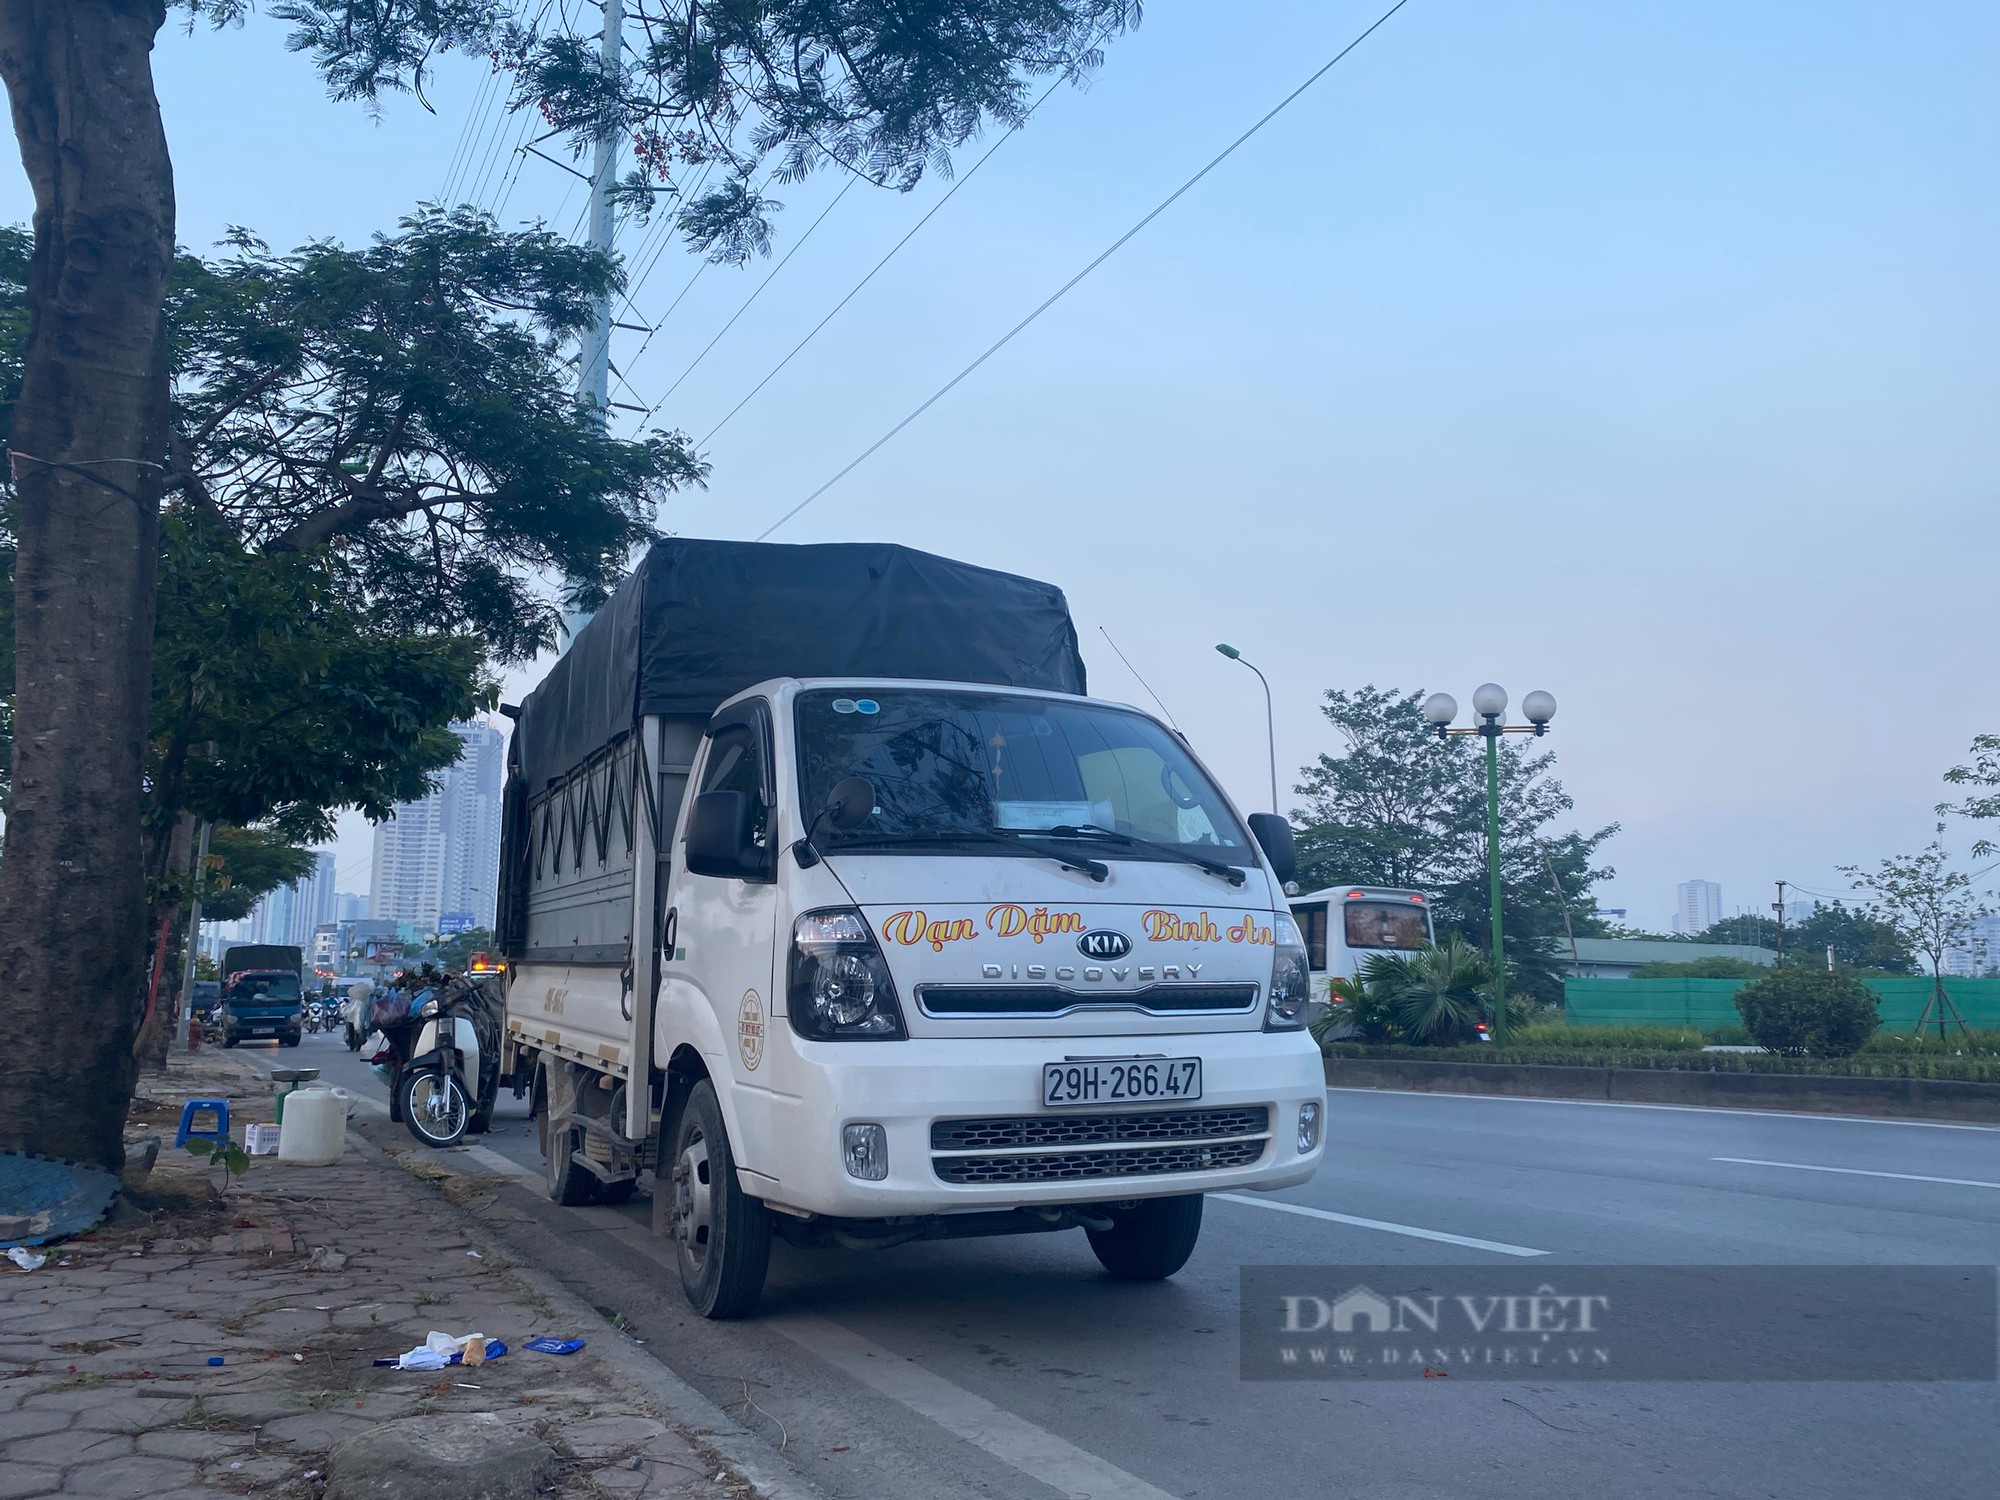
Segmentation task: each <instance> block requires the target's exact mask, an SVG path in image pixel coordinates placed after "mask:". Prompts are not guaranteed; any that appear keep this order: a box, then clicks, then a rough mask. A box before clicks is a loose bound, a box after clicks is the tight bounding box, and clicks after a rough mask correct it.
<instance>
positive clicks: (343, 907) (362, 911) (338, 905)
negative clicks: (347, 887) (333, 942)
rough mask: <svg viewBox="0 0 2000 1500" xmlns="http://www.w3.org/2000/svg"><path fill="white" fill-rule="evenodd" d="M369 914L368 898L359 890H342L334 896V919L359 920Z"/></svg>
mask: <svg viewBox="0 0 2000 1500" xmlns="http://www.w3.org/2000/svg"><path fill="white" fill-rule="evenodd" d="M367 915H368V898H367V897H366V896H365V895H362V894H361V893H360V892H358V891H342V892H341V893H340V894H339V895H338V896H335V897H334V898H333V920H334V921H336V922H358V921H360V920H361V919H362V918H363V917H365V916H367Z"/></svg>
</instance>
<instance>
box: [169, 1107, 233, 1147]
mask: <svg viewBox="0 0 2000 1500" xmlns="http://www.w3.org/2000/svg"><path fill="white" fill-rule="evenodd" d="M203 1110H206V1111H208V1113H209V1114H211V1115H213V1116H214V1117H215V1126H214V1128H213V1129H211V1130H196V1129H195V1128H194V1122H195V1118H196V1116H198V1115H199V1114H201V1112H202V1111H203ZM190 1136H192V1137H193V1138H194V1139H195V1140H198V1141H214V1142H215V1143H216V1144H218V1145H222V1146H226V1145H228V1144H229V1101H228V1100H227V1099H190V1100H188V1102H187V1103H185V1104H183V1105H182V1106H181V1128H180V1129H179V1130H176V1131H175V1132H174V1148H175V1149H176V1150H178V1149H179V1148H180V1147H182V1146H185V1145H186V1144H187V1143H188V1138H189V1137H190Z"/></svg>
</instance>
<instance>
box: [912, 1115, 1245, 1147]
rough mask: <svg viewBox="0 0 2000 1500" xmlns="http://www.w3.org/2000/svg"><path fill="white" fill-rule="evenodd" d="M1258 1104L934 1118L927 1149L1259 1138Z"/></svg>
mask: <svg viewBox="0 0 2000 1500" xmlns="http://www.w3.org/2000/svg"><path fill="white" fill-rule="evenodd" d="M1270 1124H1271V1112H1270V1110H1268V1109H1267V1108H1265V1107H1264V1106H1263V1105H1261V1104H1256V1105H1246V1106H1244V1107H1242V1108H1238V1109H1174V1110H1156V1111H1153V1112H1150V1113H1145V1114H1114V1115H1000V1116H997V1117H994V1118H989V1119H983V1120H939V1121H936V1122H935V1123H934V1124H933V1125H932V1126H931V1150H933V1151H1002V1150H1005V1149H1007V1148H1008V1147H1022V1146H1044V1147H1052V1146H1110V1145H1117V1144H1123V1143H1125V1142H1127V1141H1188V1140H1208V1139H1213V1138H1214V1137H1217V1136H1227V1135H1259V1134H1261V1133H1262V1132H1264V1131H1265V1130H1268V1129H1269V1128H1270Z"/></svg>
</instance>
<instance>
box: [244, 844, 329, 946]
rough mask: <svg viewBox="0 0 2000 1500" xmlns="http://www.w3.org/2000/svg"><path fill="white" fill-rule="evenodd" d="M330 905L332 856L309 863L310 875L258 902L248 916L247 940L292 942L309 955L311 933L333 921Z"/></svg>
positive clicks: (325, 855) (327, 855)
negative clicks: (248, 938)
mask: <svg viewBox="0 0 2000 1500" xmlns="http://www.w3.org/2000/svg"><path fill="white" fill-rule="evenodd" d="M333 903H334V890H333V856H332V855H331V854H322V855H320V856H318V857H317V858H316V859H315V860H314V861H313V868H312V873H311V874H310V875H307V876H304V877H303V878H301V879H299V880H295V881H293V882H292V883H291V884H290V885H283V886H279V887H278V889H276V890H275V891H272V892H270V893H269V894H268V895H266V896H264V897H263V899H261V900H260V901H258V903H257V905H256V907H255V908H254V909H253V910H252V911H251V913H250V933H251V937H250V940H251V941H252V942H257V943H292V944H295V945H296V946H298V947H300V948H303V949H305V950H306V951H307V952H308V953H310V952H311V950H312V945H313V933H314V932H315V931H316V930H317V929H318V928H319V926H320V924H321V923H323V922H329V921H331V920H332V919H333Z"/></svg>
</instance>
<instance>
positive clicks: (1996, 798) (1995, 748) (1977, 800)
mask: <svg viewBox="0 0 2000 1500" xmlns="http://www.w3.org/2000/svg"><path fill="white" fill-rule="evenodd" d="M1944 779H1945V780H1946V781H1948V782H1950V783H1951V784H1952V785H1953V786H1973V787H1979V788H1981V789H1982V790H1980V791H1979V792H1978V793H1976V794H1974V795H1973V796H1970V797H1968V798H1966V799H1965V801H1963V802H1960V803H1958V804H1956V805H1951V804H1947V805H1946V806H1943V807H1940V808H1939V809H1938V811H1939V812H1941V813H1945V812H1953V813H1957V814H1958V815H1959V816H1960V817H1961V818H1972V819H1975V820H1983V819H1987V818H2000V734H1981V735H1975V736H1973V740H1972V764H1970V765H1965V766H1953V767H1952V768H1951V769H1950V770H1949V771H1946V772H1945V773H1944ZM1994 850H1995V845H1994V843H1993V841H1992V840H1991V839H1981V840H1979V842H1977V843H1976V844H1974V845H1973V846H1972V857H1973V858H1974V859H1989V858H1991V857H1992V855H1993V853H1994Z"/></svg>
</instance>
